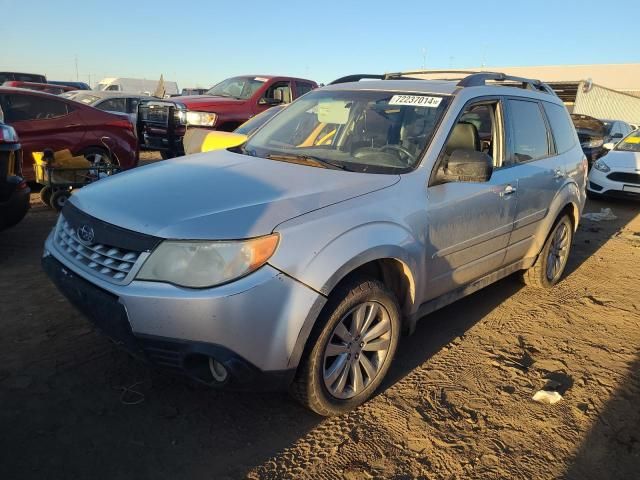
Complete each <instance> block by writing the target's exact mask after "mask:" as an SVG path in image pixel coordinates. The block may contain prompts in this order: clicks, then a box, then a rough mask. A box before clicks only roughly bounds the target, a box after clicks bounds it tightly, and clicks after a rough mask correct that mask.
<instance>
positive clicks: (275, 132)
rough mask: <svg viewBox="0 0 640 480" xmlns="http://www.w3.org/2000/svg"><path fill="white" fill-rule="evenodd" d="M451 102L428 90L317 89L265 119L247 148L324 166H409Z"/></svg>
mask: <svg viewBox="0 0 640 480" xmlns="http://www.w3.org/2000/svg"><path fill="white" fill-rule="evenodd" d="M447 102H448V100H447V99H446V98H444V97H440V96H431V95H427V94H397V93H393V92H369V91H355V92H354V91H345V92H340V91H335V92H331V91H329V92H327V91H314V92H310V93H308V94H307V95H305V96H304V97H302V98H300V99H299V100H297V101H296V102H294V103H292V104H291V105H290V106H289V107H287V108H286V109H284V110H283V111H282V112H281V113H280V114H279V115H277V116H276V117H274V118H273V119H272V120H271V121H270V122H268V123H267V124H265V125H264V127H263V128H261V129H260V130H258V131H257V132H256V133H255V135H254V136H253V137H252V138H251V139H250V140H249V141H248V142H247V144H246V145H245V146H244V147H243V151H244V152H245V153H247V154H249V155H256V156H259V157H264V158H270V159H273V160H279V161H290V162H295V163H305V164H308V165H312V166H318V167H324V168H331V167H334V168H342V169H347V170H354V171H359V172H371V173H397V172H402V171H407V170H408V169H411V168H413V167H414V166H416V165H417V164H418V162H419V161H420V158H421V156H422V152H423V151H424V150H425V148H426V147H427V145H428V144H429V142H430V140H431V137H432V136H433V133H434V131H435V129H436V127H437V125H438V123H439V121H440V118H441V117H442V114H443V112H444V110H445V108H446V104H447Z"/></svg>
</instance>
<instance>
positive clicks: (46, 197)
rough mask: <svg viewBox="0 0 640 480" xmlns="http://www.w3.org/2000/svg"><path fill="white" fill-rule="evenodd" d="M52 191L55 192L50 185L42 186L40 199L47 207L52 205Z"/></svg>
mask: <svg viewBox="0 0 640 480" xmlns="http://www.w3.org/2000/svg"><path fill="white" fill-rule="evenodd" d="M52 193H53V192H52V190H51V187H50V186H49V185H45V186H44V187H42V189H41V190H40V201H41V202H42V204H43V205H46V206H47V207H51V194H52Z"/></svg>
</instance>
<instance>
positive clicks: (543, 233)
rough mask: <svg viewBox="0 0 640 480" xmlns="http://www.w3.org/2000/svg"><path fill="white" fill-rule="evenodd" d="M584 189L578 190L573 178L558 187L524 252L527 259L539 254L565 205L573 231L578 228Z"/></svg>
mask: <svg viewBox="0 0 640 480" xmlns="http://www.w3.org/2000/svg"><path fill="white" fill-rule="evenodd" d="M584 198H585V193H584V191H582V192H581V191H580V188H579V187H578V185H577V184H576V182H575V181H573V180H568V181H567V182H566V183H565V184H564V185H563V186H562V187H560V189H558V191H557V193H556V195H555V196H554V197H553V200H552V201H551V204H550V205H549V209H548V210H547V215H546V216H545V218H543V219H542V221H541V222H540V225H539V226H538V230H537V232H536V235H535V241H534V242H533V243H532V244H531V247H530V248H529V251H528V252H527V254H526V258H527V259H532V260H534V261H535V259H536V258H537V257H538V255H539V254H540V251H541V250H542V246H543V245H544V242H545V241H546V240H547V237H548V236H549V233H550V232H551V229H552V228H553V225H554V223H555V221H556V219H557V218H558V215H560V212H562V210H563V209H564V208H565V207H566V206H567V205H570V206H571V209H572V214H573V220H574V226H573V227H574V231H576V230H577V229H578V224H579V222H580V214H581V213H582V208H583V207H584Z"/></svg>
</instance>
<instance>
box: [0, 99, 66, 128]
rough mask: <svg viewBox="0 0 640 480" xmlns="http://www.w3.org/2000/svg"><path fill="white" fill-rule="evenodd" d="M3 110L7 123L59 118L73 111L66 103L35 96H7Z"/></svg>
mask: <svg viewBox="0 0 640 480" xmlns="http://www.w3.org/2000/svg"><path fill="white" fill-rule="evenodd" d="M3 108H4V114H5V121H6V122H7V123H12V122H21V121H25V120H47V119H52V118H58V117H62V116H64V115H67V114H68V113H69V112H70V110H71V109H70V108H68V106H67V104H66V103H65V102H62V101H59V100H56V99H55V98H43V97H36V96H35V95H34V96H31V95H7V96H5V99H4V105H3Z"/></svg>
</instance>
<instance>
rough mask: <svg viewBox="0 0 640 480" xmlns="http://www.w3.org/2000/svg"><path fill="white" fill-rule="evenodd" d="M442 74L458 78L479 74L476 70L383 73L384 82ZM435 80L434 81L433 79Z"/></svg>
mask: <svg viewBox="0 0 640 480" xmlns="http://www.w3.org/2000/svg"><path fill="white" fill-rule="evenodd" d="M442 73H455V74H458V76H460V75H461V74H462V75H472V74H474V73H480V72H478V71H476V70H412V71H410V72H394V73H385V75H384V76H385V80H391V79H393V80H399V79H403V78H408V77H411V75H431V74H435V75H439V74H442ZM423 80H424V79H423ZM434 80H436V79H434ZM437 80H452V79H450V78H438V79H437Z"/></svg>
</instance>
